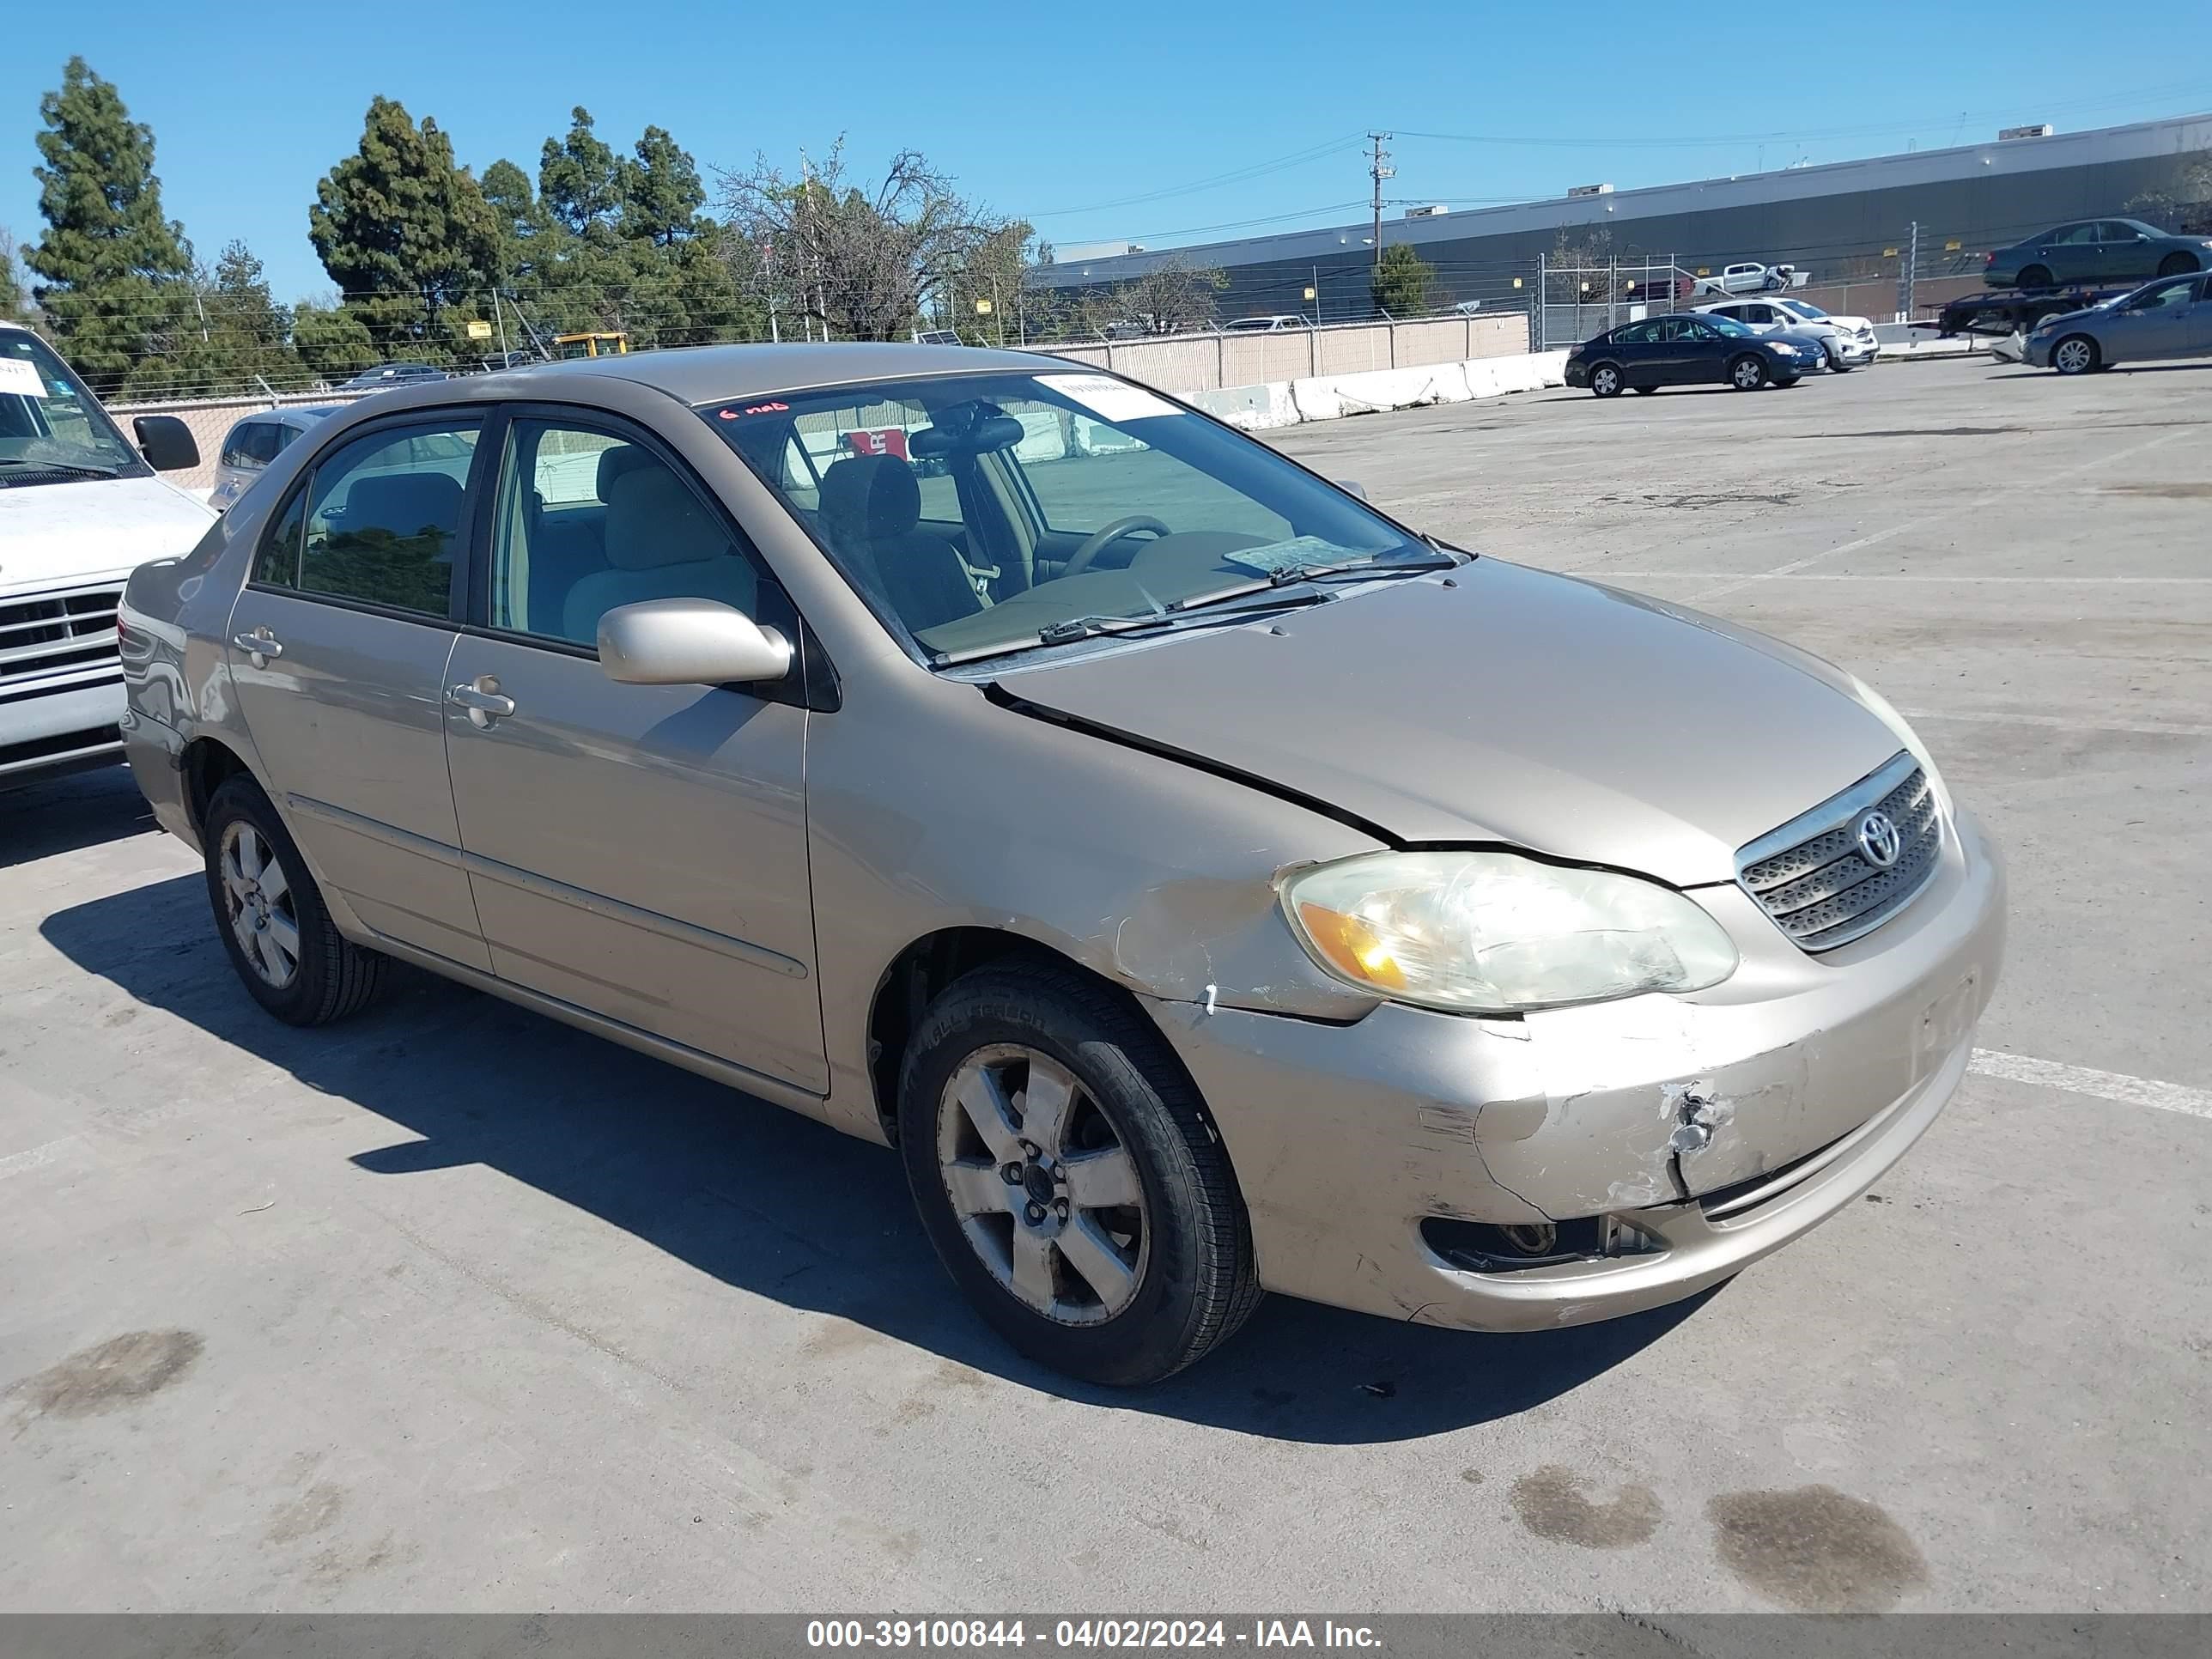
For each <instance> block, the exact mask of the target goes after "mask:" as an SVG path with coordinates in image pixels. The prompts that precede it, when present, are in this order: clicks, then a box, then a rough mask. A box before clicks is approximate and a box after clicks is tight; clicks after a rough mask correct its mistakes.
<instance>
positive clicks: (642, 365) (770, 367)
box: [499, 340, 1090, 404]
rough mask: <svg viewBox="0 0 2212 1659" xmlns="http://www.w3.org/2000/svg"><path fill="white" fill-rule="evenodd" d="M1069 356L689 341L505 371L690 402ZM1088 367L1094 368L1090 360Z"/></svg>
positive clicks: (1019, 366)
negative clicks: (619, 385)
mask: <svg viewBox="0 0 2212 1659" xmlns="http://www.w3.org/2000/svg"><path fill="white" fill-rule="evenodd" d="M1069 367H1071V365H1070V364H1069V363H1068V362H1067V361H1066V359H1064V358H1059V357H1049V356H1044V355H1043V354H1042V353H1040V352H1033V351H1000V350H994V349H990V348H988V347H984V346H929V345H911V344H908V343H904V342H902V341H896V340H885V341H873V340H870V341H829V342H816V343H812V344H805V345H799V344H793V345H725V346H687V347H684V348H680V349H675V350H669V351H633V352H629V353H628V354H626V355H624V356H614V357H577V358H571V359H568V360H567V361H564V362H551V363H532V364H530V365H529V366H527V367H526V368H512V369H507V370H503V371H502V372H501V374H500V377H499V378H500V380H501V381H502V382H503V383H505V384H507V385H508V386H518V387H521V386H544V385H546V384H547V383H549V382H550V381H557V380H567V379H568V378H570V377H572V376H586V377H603V378H605V379H608V380H634V381H635V382H637V383H638V384H639V385H641V386H653V387H655V388H657V389H659V391H662V392H666V393H667V394H668V395H669V396H670V397H671V398H677V399H678V400H679V401H681V402H684V403H687V404H714V403H727V402H729V401H730V400H732V399H733V398H750V397H754V396H757V395H759V394H762V393H765V392H799V391H803V390H805V389H807V388H810V387H814V386H842V385H846V384H848V383H849V382H854V381H861V380H908V379H913V378H915V377H918V376H921V375H925V374H973V373H975V372H976V371H978V370H984V369H994V368H995V369H998V370H1000V371H1001V372H1003V373H1009V374H1036V373H1038V372H1039V371H1040V370H1049V369H1054V368H1058V369H1066V368H1069ZM1081 367H1083V368H1090V365H1088V364H1084V365H1081Z"/></svg>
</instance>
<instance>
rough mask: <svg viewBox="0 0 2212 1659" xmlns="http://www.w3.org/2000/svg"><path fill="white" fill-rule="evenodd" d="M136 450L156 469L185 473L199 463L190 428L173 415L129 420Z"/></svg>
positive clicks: (198, 455)
mask: <svg viewBox="0 0 2212 1659" xmlns="http://www.w3.org/2000/svg"><path fill="white" fill-rule="evenodd" d="M131 428H132V430H134V431H135V432H137V435H138V453H140V454H142V455H143V456H144V457H145V458H146V465H149V466H150V467H152V468H153V469H154V471H156V472H188V471H191V469H192V468H193V467H196V466H197V465H199V464H200V447H199V445H198V444H197V442H195V441H193V438H192V429H191V428H190V427H188V426H186V425H185V423H184V422H182V421H180V420H179V419H178V418H177V417H176V416H173V415H141V416H139V417H138V418H137V420H135V421H133V422H131Z"/></svg>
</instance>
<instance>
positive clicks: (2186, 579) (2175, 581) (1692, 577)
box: [1565, 565, 2212, 587]
mask: <svg viewBox="0 0 2212 1659" xmlns="http://www.w3.org/2000/svg"><path fill="white" fill-rule="evenodd" d="M1597 570H1603V571H1604V572H1605V580H1607V581H1611V580H1613V579H1614V578H1615V577H1620V578H1622V579H1624V580H1631V581H1639V582H1651V581H1676V582H1724V581H1732V580H1735V579H1736V578H1738V577H1740V576H1742V574H1743V573H1742V572H1741V571H1740V570H1614V569H1612V568H1608V567H1606V566H1603V565H1593V566H1591V567H1589V569H1588V570H1582V569H1575V570H1566V571H1565V574H1567V575H1570V576H1581V575H1587V574H1591V573H1592V572H1594V571H1597ZM1747 580H1757V581H1763V582H1933V583H1936V584H1939V585H1942V586H1951V585H1954V584H1956V585H1958V586H1966V585H1969V584H1972V583H1989V584H1995V585H2002V584H2006V583H2013V582H2021V583H2027V584H2029V585H2031V586H2033V585H2037V584H2040V585H2043V586H2051V587H2212V576H1911V575H1903V574H1897V575H1886V576H1858V575H1851V574H1844V573H1841V572H1837V571H1830V570H1823V571H1820V572H1819V573H1817V574H1811V573H1804V572H1801V573H1799V574H1796V575H1792V576H1771V575H1770V576H1757V577H1753V578H1748V579H1747Z"/></svg>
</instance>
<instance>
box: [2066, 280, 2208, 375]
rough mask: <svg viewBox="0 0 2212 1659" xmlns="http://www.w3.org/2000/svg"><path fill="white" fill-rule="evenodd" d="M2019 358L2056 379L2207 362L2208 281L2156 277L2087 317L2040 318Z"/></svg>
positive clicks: (2084, 314) (2081, 313)
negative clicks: (2162, 363)
mask: <svg viewBox="0 0 2212 1659" xmlns="http://www.w3.org/2000/svg"><path fill="white" fill-rule="evenodd" d="M2022 355H2023V356H2026V358H2027V361H2028V362H2031V363H2033V364H2034V365H2035V366H2036V367H2037V368H2055V369H2057V371H2058V372H2059V373H2060V374H2089V373H2091V372H2092V371H2093V370H2096V369H2100V368H2111V367H2112V365H2113V364H2114V363H2132V362H2144V361H2147V360H2148V359H2151V358H2157V357H2212V275H2207V274H2204V273H2202V272H2199V273H2197V274H2193V275H2190V276H2161V277H2160V278H2158V279H2157V280H2156V281H2155V282H2150V283H2144V284H2143V285H2142V287H2141V288H2139V289H2136V291H2135V292H2134V293H2132V294H2128V295H2122V296H2121V297H2120V298H2118V299H2116V300H2109V301H2106V303H2104V304H2103V305H2100V306H2094V307H2091V308H2090V309H2088V310H2087V311H2069V312H2067V313H2064V314H2063V315H2061V316H2057V317H2045V319H2043V320H2042V321H2041V322H2039V323H2038V324H2037V325H2035V329H2034V331H2033V333H2031V334H2029V336H2028V337H2027V347H2026V349H2025V351H2024V352H2023V354H2022Z"/></svg>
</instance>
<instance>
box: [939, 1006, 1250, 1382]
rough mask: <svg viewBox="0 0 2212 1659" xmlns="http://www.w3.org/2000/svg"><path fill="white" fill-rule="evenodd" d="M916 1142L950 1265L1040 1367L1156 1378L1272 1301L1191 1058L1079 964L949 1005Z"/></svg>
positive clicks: (1113, 1377) (1094, 1377)
mask: <svg viewBox="0 0 2212 1659" xmlns="http://www.w3.org/2000/svg"><path fill="white" fill-rule="evenodd" d="M899 1141H900V1149H901V1152H902V1157H903V1158H904V1161H905V1164H906V1173H907V1182H908V1186H909V1187H911V1188H912V1189H913V1192H914V1198H915V1207H916V1208H917V1209H919V1210H920V1212H921V1220H922V1225H924V1226H925V1227H926V1228H927V1230H928V1232H929V1236H930V1241H931V1243H933V1244H934V1245H935V1246H936V1247H937V1253H938V1255H939V1257H941V1258H942V1259H943V1261H944V1262H945V1267H946V1269H947V1271H949V1272H950V1273H951V1275H952V1278H953V1279H954V1281H955V1282H956V1283H957V1284H958V1285H959V1286H960V1288H961V1290H962V1291H963V1292H964V1293H965V1294H966V1295H967V1297H968V1299H969V1301H970V1302H971V1303H973V1304H975V1308H976V1310H977V1311H978V1312H980V1313H981V1315H982V1316H983V1317H984V1318H985V1319H986V1320H987V1321H988V1322H990V1324H991V1325H992V1326H993V1327H994V1328H995V1329H996V1330H997V1331H998V1333H999V1334H1000V1336H1002V1337H1004V1338H1005V1339H1006V1341H1007V1342H1009V1343H1010V1344H1012V1346H1014V1347H1015V1348H1017V1349H1018V1350H1020V1351H1021V1352H1023V1353H1024V1354H1027V1355H1028V1356H1029V1357H1030V1358H1032V1359H1035V1360H1036V1361H1037V1362H1039V1363H1040V1364H1045V1365H1049V1366H1051V1367H1052V1368H1053V1369H1054V1370H1060V1371H1065V1372H1066V1373H1067V1374H1069V1375H1070V1376H1079V1377H1081V1378H1083V1379H1085V1381H1088V1382H1092V1383H1108V1384H1113V1385H1117V1386H1124V1387H1128V1386H1137V1385H1141V1384H1144V1383H1156V1382H1158V1381H1159V1380H1160V1379H1161V1378H1162V1377H1164V1376H1170V1375H1172V1374H1173V1373H1175V1372H1176V1371H1178V1370H1182V1368H1183V1367H1184V1366H1185V1365H1188V1364H1190V1363H1191V1362H1192V1361H1194V1360H1195V1359H1197V1358H1200V1356H1201V1355H1203V1354H1204V1353H1206V1352H1207V1350H1209V1349H1210V1348H1212V1346H1214V1345H1215V1344H1217V1343H1218V1342H1219V1341H1221V1340H1223V1339H1224V1338H1225V1337H1227V1336H1228V1335H1229V1334H1231V1332H1233V1331H1234V1330H1236V1329H1237V1327H1238V1326H1239V1325H1241V1324H1243V1322H1244V1319H1245V1317H1246V1316H1247V1315H1249V1313H1250V1312H1251V1310H1252V1309H1253V1308H1254V1307H1255V1305H1256V1304H1258V1302H1259V1299H1260V1285H1259V1279H1258V1277H1257V1273H1256V1270H1255V1267H1254V1263H1253V1254H1252V1232H1251V1225H1250V1223H1249V1220H1248V1219H1247V1218H1246V1215H1245V1211H1244V1204H1243V1199H1242V1198H1241V1197H1240V1196H1239V1195H1238V1194H1237V1181H1236V1176H1235V1174H1234V1172H1233V1171H1232V1170H1231V1168H1230V1164H1229V1157H1228V1153H1227V1152H1225V1150H1224V1148H1223V1146H1222V1145H1221V1142H1220V1140H1219V1139H1218V1137H1217V1136H1216V1135H1215V1134H1214V1133H1212V1129H1211V1127H1209V1126H1208V1124H1207V1122H1206V1116H1205V1114H1204V1111H1203V1109H1202V1108H1201V1107H1200V1103H1199V1100H1198V1097H1197V1094H1196V1092H1195V1091H1194V1089H1193V1088H1192V1087H1191V1085H1190V1082H1189V1080H1188V1079H1187V1078H1186V1077H1185V1076H1184V1075H1183V1073H1182V1067H1181V1066H1179V1065H1178V1064H1177V1063H1176V1059H1175V1056H1174V1054H1173V1052H1172V1051H1171V1050H1170V1049H1169V1048H1168V1046H1167V1044H1166V1042H1164V1040H1163V1039H1162V1038H1161V1036H1160V1035H1159V1033H1158V1031H1157V1030H1153V1029H1152V1027H1151V1026H1150V1025H1148V1024H1146V1023H1145V1021H1144V1020H1143V1018H1141V1017H1140V1016H1139V1015H1138V1014H1137V1013H1136V1012H1135V1011H1134V1010H1133V1009H1129V1008H1127V1007H1125V1006H1122V1005H1121V1004H1120V1003H1118V1002H1116V1001H1115V1000H1112V999H1111V998H1110V997H1109V996H1108V995H1105V994H1102V993H1101V991H1100V989H1099V987H1097V986H1096V985H1095V984H1091V983H1089V982H1087V981H1084V980H1082V979H1081V978H1080V977H1079V976H1078V975H1074V974H1073V973H1071V972H1069V971H1067V970H1066V969H1061V968H1058V967H1055V966H1053V965H1050V964H1046V963H1032V964H1025V965H1007V966H1000V967H991V968H985V969H979V970H978V971H976V972H975V973H973V974H970V975H967V976H966V977H965V978H963V979H961V980H959V981H957V982H955V983H954V984H953V985H952V986H951V987H949V988H948V989H947V990H946V991H945V993H944V994H943V995H941V996H939V998H938V1000H936V1001H935V1002H934V1003H933V1004H932V1005H931V1006H930V1009H929V1011H928V1012H927V1014H926V1015H925V1016H924V1017H923V1019H922V1024H921V1028H920V1029H919V1030H916V1031H915V1036H914V1039H913V1042H912V1045H911V1047H910V1048H908V1051H907V1058H906V1063H905V1065H904V1066H903V1067H902V1076H901V1079H900V1084H899Z"/></svg>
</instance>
